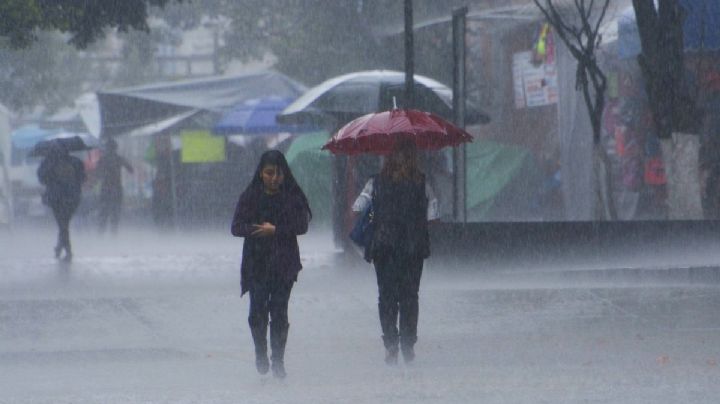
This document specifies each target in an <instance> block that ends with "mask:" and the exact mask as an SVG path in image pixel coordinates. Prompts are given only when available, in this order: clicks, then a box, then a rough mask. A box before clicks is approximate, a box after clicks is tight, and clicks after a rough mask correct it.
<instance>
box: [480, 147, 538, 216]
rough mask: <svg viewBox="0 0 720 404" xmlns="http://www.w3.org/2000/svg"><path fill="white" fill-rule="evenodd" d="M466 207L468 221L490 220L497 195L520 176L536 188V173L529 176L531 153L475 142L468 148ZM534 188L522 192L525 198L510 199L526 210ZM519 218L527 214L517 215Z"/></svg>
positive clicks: (515, 197) (519, 213) (515, 148)
mask: <svg viewBox="0 0 720 404" xmlns="http://www.w3.org/2000/svg"><path fill="white" fill-rule="evenodd" d="M466 150H467V207H468V220H469V221H482V220H487V219H493V217H490V216H492V213H491V210H493V207H495V204H496V202H497V201H496V199H497V197H498V195H499V194H500V193H501V192H502V191H503V190H505V189H506V187H508V184H510V183H511V182H512V181H514V180H515V179H516V178H517V177H518V176H523V177H524V178H525V179H528V180H530V181H531V183H535V184H537V181H538V179H537V177H536V175H537V171H536V170H535V172H528V171H530V170H531V169H532V167H534V163H533V161H532V158H531V156H530V153H529V152H528V151H527V150H525V149H522V148H520V147H517V146H508V145H504V144H501V143H497V142H493V141H489V140H481V139H477V140H475V141H474V142H472V143H469V144H468V145H467V149H466ZM534 189H535V187H529V188H528V189H525V190H517V191H520V192H525V193H526V194H525V195H514V198H513V196H512V195H511V196H510V198H511V200H513V201H514V202H516V203H517V204H518V205H519V206H518V207H517V208H518V209H522V210H526V209H527V207H526V206H522V205H527V203H526V202H528V199H530V198H532V193H533V192H534ZM517 213H518V216H519V217H520V216H525V215H526V212H520V211H518V212H517Z"/></svg>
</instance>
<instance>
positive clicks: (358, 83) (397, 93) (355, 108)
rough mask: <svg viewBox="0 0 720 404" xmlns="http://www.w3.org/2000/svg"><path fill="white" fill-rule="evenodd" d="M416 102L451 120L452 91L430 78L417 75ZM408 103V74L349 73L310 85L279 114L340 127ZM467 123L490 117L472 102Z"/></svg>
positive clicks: (288, 119)
mask: <svg viewBox="0 0 720 404" xmlns="http://www.w3.org/2000/svg"><path fill="white" fill-rule="evenodd" d="M414 83H415V88H414V89H415V91H414V103H413V104H414V105H413V108H417V109H419V110H423V111H429V112H432V113H434V114H436V115H439V116H441V117H442V118H444V119H447V120H451V119H452V118H453V113H452V90H451V89H450V88H449V87H448V86H446V85H444V84H442V83H440V82H438V81H435V80H433V79H431V78H428V77H425V76H421V75H417V74H416V75H414ZM393 100H396V101H397V105H398V106H399V107H406V103H405V73H403V72H398V71H391V70H371V71H361V72H355V73H349V74H346V75H342V76H338V77H334V78H331V79H329V80H326V81H325V82H323V83H321V84H319V85H317V86H315V87H313V88H311V89H310V90H308V91H307V92H306V93H304V94H303V95H302V96H300V98H298V99H297V100H295V102H293V103H292V104H290V105H289V106H288V107H287V108H285V110H283V111H282V113H281V114H279V115H278V122H280V123H288V124H316V125H324V126H325V127H326V128H327V127H330V129H333V130H335V129H337V126H341V125H344V124H345V123H347V122H349V121H351V120H353V119H355V118H358V117H360V116H363V115H366V114H369V113H374V112H380V111H387V110H389V109H391V108H393V105H394V104H393ZM466 121H467V123H468V124H478V123H487V122H489V121H490V118H489V117H488V115H487V114H486V113H484V112H483V111H481V110H480V109H479V108H477V107H476V106H473V105H468V108H467V119H466Z"/></svg>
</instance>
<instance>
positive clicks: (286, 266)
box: [231, 150, 312, 378]
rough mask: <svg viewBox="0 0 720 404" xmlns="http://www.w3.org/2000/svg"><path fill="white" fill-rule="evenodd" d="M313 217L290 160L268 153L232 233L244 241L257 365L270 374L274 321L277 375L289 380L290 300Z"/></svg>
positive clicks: (243, 286) (242, 201) (245, 285)
mask: <svg viewBox="0 0 720 404" xmlns="http://www.w3.org/2000/svg"><path fill="white" fill-rule="evenodd" d="M311 217H312V212H311V211H310V206H309V205H308V201H307V198H306V197H305V193H304V192H303V191H302V189H300V187H299V186H298V184H297V182H296V181H295V178H294V177H293V175H292V172H290V167H289V166H288V164H287V161H286V160H285V156H283V154H282V153H281V152H279V151H277V150H270V151H267V152H265V153H264V154H263V155H262V156H261V158H260V163H259V164H258V167H257V169H256V171H255V175H254V177H253V179H252V181H251V182H250V185H248V187H247V188H246V189H245V191H244V192H243V193H242V194H241V195H240V199H239V200H238V203H237V206H236V208H235V215H234V216H233V221H232V228H231V231H232V234H233V236H236V237H244V238H245V241H244V242H243V253H242V265H241V289H242V294H245V292H250V315H249V317H248V322H249V323H250V331H251V332H252V337H253V341H254V343H255V365H256V367H257V370H258V372H260V373H261V374H265V373H267V371H268V369H269V368H270V362H269V361H268V356H267V331H268V320H269V319H270V320H271V321H270V345H271V347H272V370H273V375H274V376H276V377H280V378H282V377H285V365H284V356H285V343H286V341H287V335H288V327H289V323H288V314H287V312H288V301H289V299H290V291H291V290H292V287H293V283H294V282H295V281H296V280H297V276H298V272H299V271H300V269H301V268H302V265H301V264H300V251H299V249H298V243H297V236H298V235H301V234H305V233H306V232H307V228H308V223H309V221H310V219H311Z"/></svg>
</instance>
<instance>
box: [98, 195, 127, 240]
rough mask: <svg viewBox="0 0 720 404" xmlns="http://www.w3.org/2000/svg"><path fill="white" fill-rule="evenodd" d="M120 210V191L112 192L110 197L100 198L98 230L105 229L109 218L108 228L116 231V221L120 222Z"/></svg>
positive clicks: (102, 230)
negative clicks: (117, 192)
mask: <svg viewBox="0 0 720 404" xmlns="http://www.w3.org/2000/svg"><path fill="white" fill-rule="evenodd" d="M121 210H122V193H119V194H112V195H111V196H110V197H108V196H105V197H102V198H100V220H99V225H100V232H104V231H105V227H106V226H107V222H108V220H110V230H111V231H112V232H113V233H117V230H118V223H119V222H120V211H121Z"/></svg>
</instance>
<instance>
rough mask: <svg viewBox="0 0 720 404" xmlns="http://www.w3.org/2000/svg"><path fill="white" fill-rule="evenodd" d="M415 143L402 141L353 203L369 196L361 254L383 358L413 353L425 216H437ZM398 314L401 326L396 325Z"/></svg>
mask: <svg viewBox="0 0 720 404" xmlns="http://www.w3.org/2000/svg"><path fill="white" fill-rule="evenodd" d="M417 160H418V159H417V147H416V146H415V143H414V142H413V141H411V140H407V141H400V142H398V144H397V146H396V147H395V149H394V150H393V152H392V153H391V154H390V155H389V156H388V157H387V158H386V160H385V163H384V165H383V168H382V170H381V172H380V174H379V175H377V176H374V177H373V178H371V179H370V180H369V181H368V183H367V184H366V185H365V188H364V189H363V191H362V193H361V194H360V196H359V197H358V198H357V199H356V200H355V203H354V204H353V208H352V209H353V211H355V212H362V211H364V210H365V208H366V207H367V205H368V204H369V203H370V202H371V201H372V204H373V211H374V216H373V223H374V232H373V237H372V240H371V242H370V245H369V246H368V247H367V248H366V251H365V259H366V260H368V261H372V262H373V263H374V265H375V274H376V276H377V284H378V295H379V297H378V311H379V315H380V327H381V329H382V333H383V336H382V339H383V343H384V345H385V362H386V363H388V364H389V365H394V364H397V361H398V352H399V350H400V348H401V349H402V354H403V358H404V360H405V362H408V363H409V362H412V361H413V360H414V359H415V348H414V347H415V343H416V342H417V325H418V315H419V303H418V301H419V296H418V293H419V289H420V278H421V277H422V270H423V261H424V260H425V259H426V258H428V257H429V256H430V239H429V234H428V220H429V219H431V220H434V219H437V217H438V211H437V199H436V198H435V196H434V195H433V191H432V189H431V187H429V186H428V185H427V184H426V181H425V175H424V174H423V173H422V172H421V171H420V170H419V168H418V162H417ZM398 318H399V325H400V328H399V330H398Z"/></svg>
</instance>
